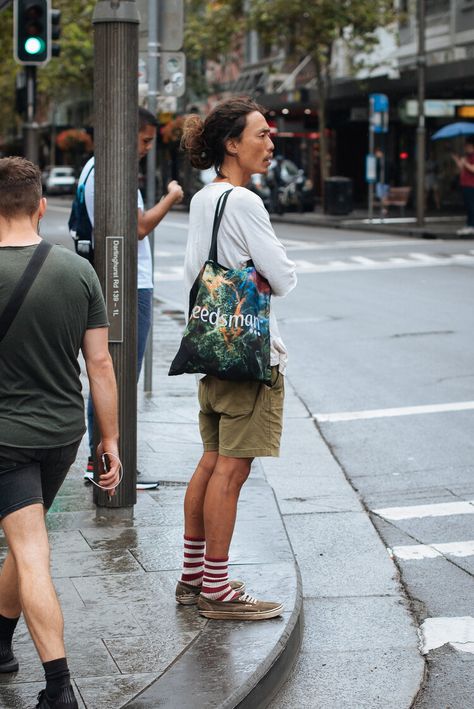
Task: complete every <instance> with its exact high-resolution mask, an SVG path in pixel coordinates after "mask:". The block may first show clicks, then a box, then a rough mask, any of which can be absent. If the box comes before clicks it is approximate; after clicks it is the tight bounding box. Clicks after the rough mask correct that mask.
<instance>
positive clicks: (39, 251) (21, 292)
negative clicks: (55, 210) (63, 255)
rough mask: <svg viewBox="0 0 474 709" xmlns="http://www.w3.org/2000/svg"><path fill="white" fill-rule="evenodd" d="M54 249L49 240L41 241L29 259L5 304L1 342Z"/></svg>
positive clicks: (1, 318)
mask: <svg viewBox="0 0 474 709" xmlns="http://www.w3.org/2000/svg"><path fill="white" fill-rule="evenodd" d="M51 249H52V244H49V243H48V242H47V241H40V243H39V244H38V246H37V247H36V249H35V250H34V252H33V256H32V257H31V258H30V260H29V261H28V265H27V267H26V268H25V270H24V271H23V273H22V275H21V278H20V280H19V281H18V283H17V284H16V286H15V288H14V289H13V292H12V294H11V296H10V299H9V301H8V303H7V304H6V306H5V309H4V311H3V313H2V314H1V315H0V342H1V341H2V340H3V338H4V337H5V335H6V334H7V332H8V330H9V328H10V325H11V324H12V322H13V321H14V319H15V317H16V315H17V313H18V311H19V310H20V308H21V305H22V303H23V301H24V300H25V298H26V296H27V293H28V291H29V290H30V288H31V286H32V285H33V283H34V281H35V278H36V276H37V275H38V273H39V271H40V269H41V266H42V265H43V263H44V260H45V258H46V256H47V255H48V254H49V252H50V251H51Z"/></svg>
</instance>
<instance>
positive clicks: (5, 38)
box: [0, 8, 17, 136]
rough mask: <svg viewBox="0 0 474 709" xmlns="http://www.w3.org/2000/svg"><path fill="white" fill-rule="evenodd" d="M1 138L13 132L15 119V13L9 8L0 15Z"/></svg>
mask: <svg viewBox="0 0 474 709" xmlns="http://www.w3.org/2000/svg"><path fill="white" fill-rule="evenodd" d="M0 47H1V48H2V52H1V56H0V96H1V97H2V100H1V101H0V136H1V135H3V134H4V133H7V132H9V133H10V132H12V131H13V130H14V128H15V127H16V118H15V111H14V106H15V74H16V67H17V65H16V64H15V62H14V61H13V12H12V9H11V8H9V9H8V10H5V11H4V12H2V13H1V14H0Z"/></svg>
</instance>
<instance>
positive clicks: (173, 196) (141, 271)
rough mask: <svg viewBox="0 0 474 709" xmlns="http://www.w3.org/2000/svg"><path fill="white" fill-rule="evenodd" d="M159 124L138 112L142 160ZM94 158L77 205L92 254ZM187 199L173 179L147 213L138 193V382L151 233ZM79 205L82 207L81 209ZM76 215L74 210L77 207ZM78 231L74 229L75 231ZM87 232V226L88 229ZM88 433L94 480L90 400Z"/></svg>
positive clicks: (147, 311)
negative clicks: (87, 234) (175, 206)
mask: <svg viewBox="0 0 474 709" xmlns="http://www.w3.org/2000/svg"><path fill="white" fill-rule="evenodd" d="M157 128H158V121H157V120H156V118H155V116H154V115H153V114H152V113H150V111H147V110H146V109H145V108H143V107H141V106H140V107H139V109H138V157H139V159H140V160H141V159H142V158H144V157H145V155H147V153H148V152H149V150H150V148H151V146H152V143H153V141H154V140H155V138H156V132H157ZM94 172H95V171H94V158H91V159H90V160H89V161H88V162H87V163H86V164H85V166H84V168H83V169H82V172H81V175H80V177H79V182H78V195H77V198H76V202H75V209H76V210H79V211H78V212H77V214H76V222H75V224H76V226H79V225H80V224H83V223H84V222H85V223H86V225H87V221H89V224H90V227H91V228H90V233H91V251H92V252H93V227H94ZM182 199H183V190H182V189H181V187H180V185H179V184H178V182H176V181H175V180H172V181H171V182H170V183H169V184H168V189H167V194H166V195H164V196H163V198H162V199H161V200H160V201H159V202H157V204H155V205H154V206H153V207H151V209H148V210H145V207H144V203H143V197H142V195H141V192H140V190H137V207H138V234H137V237H138V265H137V269H138V273H137V288H138V313H137V315H138V324H137V349H138V352H137V381H138V378H139V376H140V371H141V366H142V362H143V356H144V354H145V348H146V342H147V339H148V333H149V331H150V325H151V316H152V307H153V273H152V257H151V248H150V242H149V240H148V234H149V233H150V232H151V231H153V229H154V228H155V227H156V226H157V225H158V224H159V223H160V222H161V220H162V219H163V218H164V217H165V216H166V215H167V214H168V212H169V210H170V209H171V208H172V207H173V205H174V204H177V203H178V202H181V200H182ZM78 203H79V206H78ZM73 212H74V207H73ZM71 226H74V221H73V213H72V214H71V220H70V228H71ZM73 231H74V229H73ZM85 232H86V233H87V226H86V228H85ZM83 242H84V231H82V232H81V231H78V233H77V234H76V250H77V251H78V253H81V248H82V249H83V251H84V253H83V254H82V255H86V256H87V254H86V251H88V249H87V248H86V246H87V244H84V243H83ZM88 431H89V446H90V456H89V459H88V461H87V469H86V472H85V474H84V478H85V479H86V480H87V479H91V478H92V477H93V474H94V464H93V459H92V448H93V410H92V404H91V401H90V399H89V405H88ZM144 487H156V483H146V482H141V481H139V482H138V483H137V488H139V489H142V488H144Z"/></svg>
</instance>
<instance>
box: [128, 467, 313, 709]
mask: <svg viewBox="0 0 474 709" xmlns="http://www.w3.org/2000/svg"><path fill="white" fill-rule="evenodd" d="M246 493H247V498H248V500H247V502H249V503H252V502H253V503H256V504H258V505H259V507H258V510H259V512H258V518H257V519H256V520H255V522H254V523H253V524H252V532H253V531H254V530H255V537H257V536H259V537H262V531H263V532H264V530H266V529H271V530H272V536H273V539H274V540H276V542H275V543H274V545H273V547H272V541H271V540H267V539H263V540H262V541H263V542H264V544H265V547H266V546H267V545H268V549H269V557H270V559H272V561H275V560H276V557H275V558H273V557H274V554H275V552H276V553H277V554H278V556H279V558H280V560H281V559H284V561H283V562H282V561H279V562H278V565H273V564H272V563H271V564H268V565H267V568H265V567H266V565H265V563H263V564H259V567H261V568H262V573H263V575H264V576H265V578H266V579H268V580H271V581H273V583H274V584H276V585H277V586H280V587H281V588H282V592H283V593H284V595H285V596H286V597H285V598H284V599H283V600H284V601H285V612H284V614H283V622H281V621H280V623H279V622H278V620H277V619H275V621H266V622H262V623H258V622H245V621H243V622H238V621H228V622H225V621H220V622H219V621H207V622H206V623H205V625H204V627H203V629H202V630H201V632H200V633H199V635H198V636H197V637H196V638H195V639H194V640H193V641H192V642H191V643H190V644H189V645H188V647H187V648H186V649H185V650H184V652H183V653H182V654H181V655H180V656H178V657H177V658H176V660H175V661H174V663H172V664H171V665H170V666H169V667H167V668H166V670H165V671H164V672H163V673H162V674H161V675H160V676H159V677H157V678H156V679H155V680H154V681H153V682H151V683H150V684H149V685H148V686H147V687H146V688H145V689H143V690H142V691H141V692H139V693H138V694H137V695H136V696H135V697H134V698H133V699H132V700H129V701H128V702H127V703H126V704H124V705H122V706H123V707H127V709H155V708H156V707H163V708H169V709H174V707H176V706H187V702H189V697H190V696H192V694H193V693H194V694H196V692H198V694H199V700H200V702H201V703H202V706H209V707H215V708H217V707H218V708H219V709H234V708H236V707H239V709H264V707H266V706H268V704H269V702H270V701H271V699H272V698H273V697H274V696H275V694H276V693H277V692H278V691H279V689H280V688H281V686H282V685H283V683H284V682H285V681H286V679H287V678H288V676H289V673H290V671H291V669H292V667H293V664H294V662H295V660H296V658H297V656H298V653H299V648H300V644H301V637H302V606H303V592H302V586H301V575H300V573H299V569H298V566H297V564H296V561H295V558H294V555H293V551H292V549H291V545H290V541H289V538H288V535H287V532H286V528H285V526H284V523H283V519H282V516H281V514H280V511H279V508H278V505H277V501H276V498H275V495H274V492H273V490H272V488H271V487H270V485H269V484H268V483H267V482H266V481H265V480H264V479H262V478H258V479H254V480H253V481H250V480H249V482H248V483H247V486H246ZM249 524H250V523H249ZM260 525H261V526H262V529H261V530H259V526H260ZM285 541H286V543H287V547H286V548H283V546H284V542H285ZM235 542H236V545H237V547H239V530H238V527H237V529H236V534H235ZM276 547H278V549H277V548H276ZM237 556H238V557H239V561H237V564H239V566H240V562H242V564H244V565H243V566H240V568H239V573H243V574H244V575H245V574H247V575H249V576H250V577H251V576H252V572H253V571H254V568H255V567H254V568H252V566H253V565H254V564H255V562H254V561H253V560H252V561H251V562H250V564H247V563H246V561H245V556H246V554H245V550H243V551H242V554H241V555H239V551H237ZM242 557H244V558H242ZM257 563H258V562H257ZM272 567H273V568H272ZM254 581H255V580H254ZM251 583H252V579H250V585H251ZM259 595H261V591H260V593H259ZM269 595H270V596H271V593H269ZM288 599H291V601H290V602H291V603H292V606H289V601H288ZM228 648H231V651H228V650H227V649H228ZM197 682H199V688H198V686H197V684H196V683H197Z"/></svg>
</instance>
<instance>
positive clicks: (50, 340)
mask: <svg viewBox="0 0 474 709" xmlns="http://www.w3.org/2000/svg"><path fill="white" fill-rule="evenodd" d="M0 194H1V195H2V198H1V200H0V372H1V376H0V526H1V527H2V529H3V531H4V534H5V537H6V542H7V548H8V550H7V555H6V557H5V560H4V562H3V564H2V566H1V570H0V674H2V673H11V672H17V671H18V666H19V663H18V661H17V659H16V657H15V655H14V654H13V648H12V639H13V636H14V632H15V628H16V625H17V623H18V620H19V618H20V615H21V614H22V613H23V617H24V619H25V621H26V624H27V626H28V630H29V632H30V635H31V637H32V640H33V642H34V644H35V647H36V650H37V652H38V654H39V656H40V658H41V662H42V663H43V668H44V672H45V679H46V687H45V689H43V690H42V691H41V692H40V694H39V696H38V704H37V705H36V707H37V709H78V704H77V700H76V698H75V697H74V691H73V688H72V685H71V678H70V674H69V669H68V663H67V660H66V652H65V648H64V632H63V625H64V623H63V616H62V613H61V608H60V605H59V602H58V598H57V595H56V591H55V589H54V585H53V582H52V580H51V571H50V558H49V557H50V553H49V542H48V534H47V531H46V525H45V513H46V512H47V510H48V509H49V508H50V507H51V505H52V503H53V500H54V498H55V496H56V494H57V492H58V490H59V488H60V487H61V485H62V483H63V481H64V479H65V477H66V474H67V472H68V470H69V468H70V466H71V465H72V463H73V462H74V460H75V458H76V453H77V449H78V446H79V443H80V441H81V438H82V436H83V434H84V428H85V427H84V399H83V396H82V387H81V381H80V376H79V375H80V367H79V364H78V361H77V353H78V351H79V349H82V353H83V355H84V359H85V363H86V368H87V375H88V378H89V383H90V390H91V393H92V398H93V400H94V407H95V411H96V417H97V423H98V428H99V430H100V433H101V441H100V444H99V448H98V451H97V454H98V458H99V470H100V473H101V475H100V480H99V484H100V485H101V486H102V487H104V488H105V489H107V490H109V493H110V494H114V490H115V487H116V486H117V484H118V482H119V469H120V461H119V458H118V421H117V418H118V417H117V390H116V384H115V375H114V369H113V364H112V360H111V357H110V354H109V349H108V323H107V313H106V309H105V303H104V299H103V296H102V291H101V288H100V284H99V281H98V278H97V276H96V274H95V272H94V269H93V268H92V267H91V266H90V264H88V263H87V262H86V261H84V259H80V258H78V257H77V256H76V255H75V254H72V253H71V252H70V251H69V250H68V249H65V248H64V247H62V246H52V245H51V244H47V243H46V242H45V241H43V240H42V239H41V237H40V236H39V234H38V226H39V222H40V220H41V218H42V216H43V215H44V212H45V210H46V200H45V199H44V198H42V196H41V173H40V171H39V169H38V167H37V166H36V165H33V163H31V162H29V161H28V160H25V159H24V158H19V157H13V158H3V159H0ZM104 466H105V467H104ZM105 468H107V469H108V472H107V470H106V469H105Z"/></svg>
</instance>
